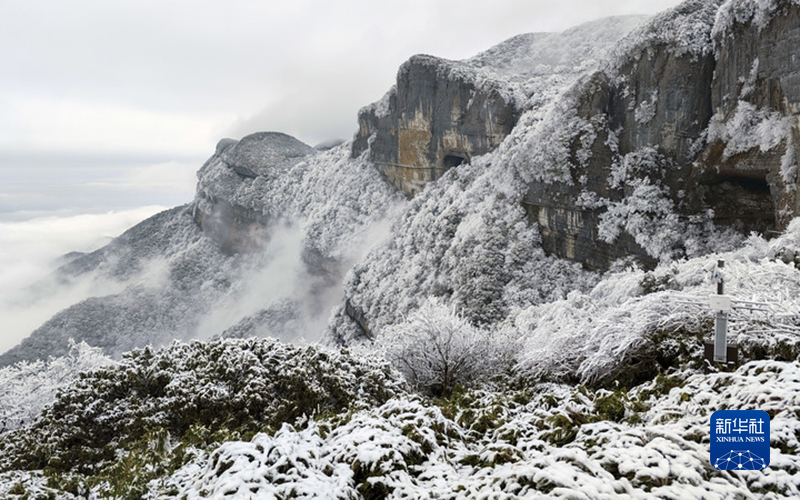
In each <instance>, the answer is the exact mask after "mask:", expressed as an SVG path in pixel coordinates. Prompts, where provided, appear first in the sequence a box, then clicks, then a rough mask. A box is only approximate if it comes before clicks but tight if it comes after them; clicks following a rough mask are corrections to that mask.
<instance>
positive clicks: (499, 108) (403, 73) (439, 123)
mask: <svg viewBox="0 0 800 500" xmlns="http://www.w3.org/2000/svg"><path fill="white" fill-rule="evenodd" d="M518 115H519V111H518V110H517V108H516V107H515V106H514V103H513V102H512V101H511V100H510V99H509V98H508V96H504V95H503V94H502V93H501V92H500V90H499V89H498V88H497V87H496V86H495V85H493V84H491V83H489V84H486V85H484V86H483V87H479V84H478V83H476V82H475V81H474V79H473V75H472V74H471V73H469V72H466V71H463V70H461V68H460V67H459V63H457V62H453V61H445V60H442V59H438V58H435V57H430V56H415V57H413V58H411V60H409V61H408V62H407V63H405V64H404V65H403V66H402V67H401V68H400V72H399V73H398V75H397V86H396V87H395V89H393V90H392V91H391V92H390V93H389V95H388V96H386V97H385V98H384V101H382V102H380V103H378V104H377V105H374V106H369V107H367V108H364V109H363V110H362V111H361V112H360V113H359V116H358V124H359V129H358V132H357V134H356V138H355V141H354V142H353V157H358V156H359V155H361V154H362V153H363V152H364V151H367V150H368V151H369V155H368V158H369V160H370V161H371V162H373V163H374V164H375V165H376V166H377V167H378V168H379V169H380V170H381V171H382V172H383V173H384V175H385V176H386V178H387V179H388V180H389V182H391V183H392V184H393V185H394V186H395V187H397V188H398V189H400V190H401V191H402V192H403V193H405V194H406V195H408V196H413V195H415V194H417V193H418V192H419V191H421V190H422V188H424V187H425V185H426V184H427V183H429V182H432V181H435V180H436V179H439V178H440V177H441V176H442V174H444V172H445V171H447V170H448V169H449V168H452V167H455V166H458V165H460V164H461V163H463V162H469V160H470V158H472V157H473V156H477V155H482V154H484V153H487V152H489V151H491V150H493V149H495V148H496V147H497V146H498V144H500V142H501V141H502V140H503V139H505V138H506V136H507V135H508V134H509V132H510V131H511V129H512V128H513V127H514V125H515V124H516V121H517V118H518Z"/></svg>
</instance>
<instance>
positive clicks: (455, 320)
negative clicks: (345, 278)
mask: <svg viewBox="0 0 800 500" xmlns="http://www.w3.org/2000/svg"><path fill="white" fill-rule="evenodd" d="M499 337H501V334H499V333H495V334H493V333H492V332H490V331H488V330H484V329H481V328H479V327H476V326H474V325H472V324H470V322H468V321H467V320H465V319H464V318H463V317H461V316H459V315H458V314H456V312H455V311H454V310H453V309H452V308H448V307H447V306H445V305H443V304H442V303H441V302H440V301H438V300H435V299H433V300H430V301H428V302H426V303H425V304H424V305H423V306H422V307H421V308H420V309H419V310H417V311H416V312H414V313H413V314H411V316H410V317H409V318H408V320H407V321H405V322H403V323H399V324H396V325H393V326H391V327H389V328H387V329H386V330H385V332H384V334H383V336H382V337H381V339H380V340H379V342H380V344H381V345H383V346H384V348H385V350H386V353H387V357H388V358H389V359H390V360H391V361H392V362H393V363H394V365H395V366H396V367H397V369H398V370H400V371H401V372H402V373H403V375H405V377H406V380H407V381H408V382H409V384H410V385H411V386H412V387H413V388H414V389H416V390H418V391H421V392H423V393H425V394H430V395H435V396H447V395H449V394H450V392H451V391H452V390H453V389H454V388H455V387H456V385H462V386H465V387H476V386H480V385H482V384H485V383H487V382H489V381H491V380H492V379H493V378H495V377H496V376H497V375H500V374H502V373H504V372H507V371H508V370H509V369H510V368H511V365H512V364H513V345H512V344H511V343H509V342H508V339H507V338H499Z"/></svg>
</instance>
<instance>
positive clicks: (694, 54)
mask: <svg viewBox="0 0 800 500" xmlns="http://www.w3.org/2000/svg"><path fill="white" fill-rule="evenodd" d="M798 11H800V6H798V5H797V3H795V2H794V1H793V0H785V1H781V2H774V3H772V4H770V5H769V6H767V5H766V4H763V5H762V3H758V2H752V1H748V0H735V1H734V0H732V1H728V2H723V1H722V0H715V1H700V0H690V1H687V2H684V3H683V4H681V5H680V6H678V7H676V8H674V9H671V10H670V11H667V12H665V13H664V14H661V15H659V16H657V18H655V19H654V20H652V21H651V22H650V23H648V24H646V25H644V26H642V27H640V28H639V29H637V30H635V31H634V32H632V33H631V34H630V35H628V36H627V37H626V38H625V39H624V40H622V41H620V42H619V43H616V45H614V46H613V48H612V49H611V55H610V57H608V58H606V60H605V61H606V62H603V63H596V62H594V61H592V60H591V57H587V58H585V59H584V60H583V61H581V60H580V59H579V58H577V57H576V56H575V55H572V56H571V59H570V61H569V62H570V64H569V65H565V64H564V59H565V58H564V57H563V56H562V57H561V59H560V60H559V63H560V65H559V64H553V63H552V61H551V60H547V59H546V58H544V56H542V55H540V54H539V55H538V57H539V58H540V61H539V62H541V60H544V61H546V62H547V63H549V66H547V65H546V66H547V67H548V68H549V71H550V73H549V74H550V75H551V76H552V75H553V74H559V73H560V74H561V75H571V76H573V77H574V76H575V75H584V76H583V77H582V78H581V79H580V81H578V82H577V83H576V84H574V85H572V87H571V88H569V90H567V91H566V92H564V94H563V98H562V99H564V100H565V101H569V102H568V103H567V104H565V106H564V107H565V108H566V110H567V111H568V112H567V113H566V114H567V115H570V113H574V114H575V116H574V117H571V118H572V119H573V120H572V121H568V120H566V119H565V117H564V116H554V117H550V118H548V119H550V120H551V121H553V130H554V132H555V135H556V136H558V135H561V136H562V139H564V142H565V146H566V148H567V149H568V153H567V154H566V155H562V156H561V157H557V158H553V162H554V163H558V164H560V165H561V167H563V169H566V170H568V172H567V173H566V174H565V175H562V176H556V177H555V178H553V177H552V176H549V175H545V174H543V173H542V172H543V171H544V170H547V169H548V168H549V167H547V168H542V167H541V165H538V164H536V161H537V160H536V159H533V160H531V161H528V162H527V163H528V165H523V168H528V169H529V170H530V173H529V176H530V177H531V178H532V179H531V181H530V182H529V183H528V188H527V193H526V195H525V197H524V199H523V201H522V204H523V206H524V207H525V210H526V212H527V213H528V216H529V220H530V221H531V223H533V224H536V225H537V226H538V228H539V232H540V234H541V238H542V246H543V248H544V249H545V250H546V251H548V252H550V253H552V254H554V255H558V256H560V257H563V258H567V259H570V260H573V261H576V262H579V263H581V264H583V265H585V266H586V267H588V268H590V269H597V270H604V269H608V267H609V266H610V265H611V263H612V262H613V261H615V260H618V259H620V258H625V257H634V258H636V259H637V260H638V261H639V262H640V263H642V264H644V265H646V266H653V265H654V264H655V263H657V262H658V260H659V259H660V258H662V257H664V255H661V254H659V252H660V251H659V250H658V249H656V248H653V247H652V245H649V242H651V241H652V239H653V237H654V234H653V231H639V230H638V229H640V228H637V223H635V221H632V220H631V219H632V217H631V214H634V213H636V214H637V215H642V216H643V217H644V219H646V220H647V223H648V224H664V227H665V231H678V229H677V225H679V223H677V222H676V223H675V224H672V223H670V222H669V221H664V220H659V219H660V218H664V217H666V216H667V212H669V213H670V214H672V215H674V216H675V217H677V218H679V219H681V220H682V221H684V222H685V224H688V226H686V227H684V229H683V230H682V231H692V230H697V231H701V230H700V229H698V228H699V227H700V226H707V225H708V224H710V223H713V224H716V225H717V226H718V227H720V228H722V229H724V228H732V229H734V230H736V231H738V232H740V233H742V234H747V233H748V232H750V231H757V232H760V233H762V234H767V235H769V234H773V233H774V232H775V231H779V230H781V229H783V228H784V227H785V226H786V224H787V223H788V221H789V220H791V218H792V217H793V216H794V214H795V213H796V212H797V210H798V197H797V195H796V193H797V160H796V158H797V149H798V147H800V146H798V145H799V144H800V136H799V135H798V133H799V132H798V110H799V106H800V104H798V98H799V97H800V96H799V95H798V94H800V90H798V89H799V88H800V76H799V75H800V73H798V64H800V61H798V56H800V55H799V54H798V51H797V47H798V42H799V41H800V40H798V37H800V19H799V18H798ZM584 29H586V28H584ZM567 35H573V36H574V33H565V34H561V35H560V36H567ZM543 40H545V41H547V42H551V41H552V40H549V39H548V38H547V37H546V36H539V37H538V38H537V37H529V38H525V39H523V38H518V39H516V40H514V42H513V43H514V44H516V47H515V48H516V49H517V50H508V48H509V47H508V46H506V47H504V51H503V53H504V57H500V58H498V57H495V58H493V60H495V61H496V60H502V61H504V67H503V68H502V71H500V70H498V65H497V64H498V63H496V62H495V63H494V64H495V66H493V67H491V68H490V70H488V71H487V67H488V65H487V64H485V63H486V61H487V60H492V59H488V58H486V57H484V58H483V59H482V60H481V58H480V57H479V58H474V59H472V60H467V61H461V62H452V61H443V60H439V59H434V58H431V57H428V56H421V57H416V58H412V59H411V60H410V61H409V62H408V63H406V64H405V65H404V66H403V68H401V70H400V73H399V74H398V80H397V86H396V88H395V89H393V90H392V91H391V92H390V93H389V94H388V95H387V96H386V97H385V98H384V100H383V101H382V102H380V103H377V104H376V105H373V106H371V107H368V108H365V109H364V110H362V112H361V114H360V117H359V124H360V128H359V131H358V134H357V138H356V141H355V142H354V146H353V154H354V155H359V154H361V153H362V152H364V151H368V157H369V159H370V160H371V161H373V162H374V163H375V164H376V166H377V167H378V168H379V169H381V170H382V171H383V172H384V173H385V175H386V177H387V178H388V179H389V181H390V182H392V184H393V185H395V186H396V187H397V188H398V189H400V190H402V191H403V192H404V193H406V194H407V195H414V194H416V193H419V192H420V191H421V190H422V188H423V187H424V186H425V185H426V184H427V183H429V182H432V181H435V180H436V179H438V178H439V177H441V176H442V174H443V173H444V172H445V171H446V170H447V169H449V168H452V167H453V166H457V165H460V164H461V163H463V162H468V161H470V160H471V159H472V158H474V157H475V156H477V155H481V154H486V153H489V152H491V151H494V150H495V149H496V148H497V146H498V145H499V143H500V141H502V140H504V139H505V138H506V137H507V136H509V135H510V134H511V131H512V130H513V128H514V126H516V124H517V122H518V121H519V119H520V116H521V115H522V114H523V113H525V112H526V111H528V110H530V109H531V108H532V107H535V106H536V104H535V102H536V97H540V96H541V94H542V93H543V92H542V89H540V88H537V87H536V85H535V84H534V85H532V82H535V81H536V77H537V75H536V74H534V73H533V72H532V71H531V70H530V69H529V68H530V67H532V65H531V64H530V54H532V53H536V52H537V50H538V49H539V48H542V47H545V46H546V47H547V49H548V50H549V51H550V53H551V54H558V53H559V51H558V49H557V48H555V47H553V45H552V44H546V43H543ZM511 43H512V42H511V41H509V42H506V45H509V44H511ZM601 45H602V44H601ZM519 47H528V48H527V49H526V51H527V52H526V56H527V57H528V59H529V60H528V61H525V60H524V59H525V58H524V57H520V50H519ZM490 52H492V51H490ZM498 52H499V49H494V52H493V54H494V55H495V56H497V55H498ZM543 52H544V51H543ZM592 55H593V56H596V55H597V52H595V54H592ZM550 57H552V56H550ZM509 60H512V61H514V62H512V63H508V61H509ZM476 61H481V62H482V64H477V63H476ZM592 63H595V64H599V66H601V67H599V68H598V69H597V70H596V71H595V72H593V73H592V71H591V70H592ZM565 67H569V68H570V69H569V70H565V69H564V68H565ZM526 68H527V69H526ZM559 68H560V70H559ZM521 82H525V85H522V84H521ZM531 87H533V88H537V90H536V91H534V92H530V90H529V89H530V88H531ZM523 88H525V89H526V90H527V92H526V91H522V90H521V89H523ZM537 94H538V96H537ZM564 131H567V133H566V134H565V133H564ZM522 163H523V164H524V163H526V162H525V161H523V162H522ZM551 166H552V165H551ZM551 170H552V169H551ZM654 190H658V191H659V193H658V196H657V197H654V196H655V193H654ZM646 191H647V192H649V194H650V198H648V199H647V200H645V199H644V198H643V196H644V194H645V192H646ZM656 198H658V199H656ZM644 202H647V203H650V204H651V205H658V204H659V203H660V204H661V205H663V207H664V209H663V210H661V211H660V212H658V211H657V210H656V211H653V210H649V211H648V210H639V209H637V208H635V207H636V206H637V205H638V206H641V205H642V203H644ZM637 210H638V212H637ZM647 212H649V213H647ZM670 224H672V225H671V226H670ZM638 225H639V226H641V224H638ZM693 228H694V229H693ZM674 243H676V244H677V245H678V246H680V243H679V242H677V241H676V242H674ZM648 246H650V247H651V248H648ZM662 250H663V248H662ZM673 250H674V252H672V256H674V255H675V252H677V253H678V254H680V253H682V252H685V251H686V249H685V248H677V247H676V248H673Z"/></svg>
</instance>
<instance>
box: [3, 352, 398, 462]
mask: <svg viewBox="0 0 800 500" xmlns="http://www.w3.org/2000/svg"><path fill="white" fill-rule="evenodd" d="M399 379H400V377H399V376H398V375H397V374H396V373H394V372H392V370H391V369H390V368H389V366H388V364H386V363H383V362H377V361H376V362H373V361H369V360H363V359H359V360H357V359H355V358H354V357H352V356H351V355H350V354H348V353H347V352H346V351H342V352H331V351H327V350H324V349H322V348H318V347H310V346H309V347H298V346H294V345H288V344H282V343H280V342H278V341H276V340H273V339H249V340H225V341H222V340H221V341H214V342H192V343H190V344H184V343H179V342H175V343H173V344H172V345H170V346H169V347H166V348H164V349H162V350H160V351H154V350H152V349H149V348H147V349H144V350H139V351H134V352H132V353H130V354H128V355H127V356H126V357H125V358H124V359H123V360H122V362H121V363H120V364H119V365H116V366H112V367H108V368H103V369H100V370H97V371H95V372H92V373H89V374H84V375H82V376H81V378H80V379H79V380H78V381H77V382H76V383H75V384H74V386H72V387H70V388H68V389H66V390H64V391H63V392H62V393H60V394H59V395H58V397H57V399H56V402H55V403H54V404H53V405H52V406H51V407H50V408H48V409H46V410H45V411H44V413H43V415H42V417H41V418H40V419H39V420H38V421H37V422H36V423H35V424H33V425H32V426H31V427H29V428H27V429H23V430H21V431H18V432H14V433H10V434H7V435H5V436H3V437H2V440H1V441H0V471H2V470H13V469H18V470H19V469H22V470H35V469H45V468H46V469H48V470H50V471H54V472H66V471H76V472H81V473H88V474H91V473H94V472H96V471H98V470H100V469H102V467H103V466H105V465H107V464H108V463H111V462H113V461H115V460H116V457H118V448H122V449H126V446H127V445H131V444H132V443H136V442H139V441H141V440H142V439H143V438H144V437H146V435H148V433H151V432H152V431H153V430H156V429H157V430H159V431H166V432H167V433H168V434H169V436H171V437H173V438H177V439H183V438H184V437H185V436H187V435H188V434H191V433H194V432H196V429H197V428H204V429H208V430H209V431H210V432H217V431H219V430H221V429H225V430H228V431H235V432H236V433H239V434H242V435H247V434H253V433H255V432H258V431H263V430H268V431H270V430H274V429H277V428H279V427H280V426H281V424H282V423H284V422H293V421H295V420H296V419H297V418H298V417H300V416H302V415H304V414H305V415H311V414H315V413H338V412H342V411H344V410H346V409H348V408H350V407H358V406H374V405H379V404H382V403H383V402H385V401H386V400H388V399H389V398H391V397H393V396H395V395H396V394H397V393H398V392H399V389H400V387H399V384H400V382H398V380H399Z"/></svg>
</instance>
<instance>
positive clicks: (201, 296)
mask: <svg viewBox="0 0 800 500" xmlns="http://www.w3.org/2000/svg"><path fill="white" fill-rule="evenodd" d="M349 152H350V149H349V145H343V146H340V147H338V148H334V149H332V150H329V151H325V152H319V151H316V150H314V149H313V148H310V147H309V146H306V145H305V144H303V143H301V142H300V141H297V140H296V139H294V138H291V137H289V136H287V135H285V134H278V133H259V134H254V135H252V136H248V137H245V138H244V139H242V140H241V141H238V142H237V141H232V140H222V141H220V144H219V146H218V147H217V151H216V153H215V154H214V155H213V156H212V157H211V158H210V159H209V160H208V161H207V162H206V163H205V165H204V166H203V168H201V169H200V172H199V173H198V178H199V182H198V194H197V197H196V199H195V201H194V202H193V203H192V204H191V205H189V206H185V207H178V208H175V209H172V210H169V211H166V212H163V213H161V214H158V215H156V216H154V217H152V218H150V219H148V220H146V221H144V222H142V223H141V224H139V225H137V226H135V227H134V228H131V229H130V230H129V231H127V232H126V233H125V234H123V235H122V236H120V237H119V238H117V239H115V240H114V241H113V242H112V243H110V244H109V245H108V246H106V247H104V248H101V249H100V250H97V251H96V252H93V253H91V254H89V255H86V256H83V257H80V258H78V259H76V260H74V261H72V262H70V263H69V264H67V265H65V266H63V267H62V268H61V269H60V270H59V272H58V276H56V278H55V279H56V281H57V282H58V283H59V286H64V287H69V286H70V284H71V283H72V282H74V281H78V280H95V281H98V282H103V283H106V282H108V283H110V284H111V285H109V286H108V287H107V288H108V289H112V292H111V293H109V294H108V295H100V296H97V297H93V298H90V299H87V300H85V301H82V302H80V303H78V304H75V305H73V306H71V307H70V308H68V309H66V310H64V311H62V312H60V313H58V314H57V315H56V316H54V317H53V318H52V319H50V320H49V321H47V322H46V323H45V324H43V325H42V326H41V327H40V328H38V329H37V330H36V331H34V332H33V333H32V334H31V336H30V337H28V338H26V339H25V340H23V342H22V343H21V344H20V345H19V346H17V347H15V348H13V349H11V350H9V351H8V352H6V353H4V354H2V355H0V366H3V365H8V364H12V363H14V362H17V361H21V360H35V359H45V358H47V357H48V356H59V355H62V354H65V353H66V352H67V350H68V349H69V339H70V338H72V339H75V341H78V342H79V341H85V342H87V343H88V344H90V345H92V346H96V347H101V348H102V349H103V350H104V352H106V353H107V354H109V355H112V356H114V357H118V356H119V355H121V354H122V353H123V352H126V351H129V350H131V349H133V348H136V347H142V346H145V345H154V346H159V345H163V344H165V343H168V342H170V341H172V340H173V339H191V338H208V337H211V336H215V335H221V334H223V335H225V336H238V337H241V336H249V335H258V336H266V335H273V336H277V337H279V338H282V339H285V340H294V339H299V338H303V337H305V338H308V339H310V340H314V339H315V338H317V337H319V335H320V334H321V331H322V330H323V328H324V324H325V322H326V320H327V317H328V311H329V309H330V308H331V307H332V304H333V303H335V302H338V300H339V291H338V290H339V288H340V283H341V280H342V276H343V274H344V272H345V270H346V269H348V268H349V267H350V266H351V265H352V264H351V262H352V260H353V259H356V258H357V257H358V256H359V255H360V252H363V251H366V249H368V248H369V245H370V244H371V242H372V241H373V240H376V239H379V238H380V235H381V234H382V233H381V231H380V223H381V221H382V220H383V219H384V218H385V217H386V216H387V214H389V213H390V211H391V210H392V207H393V206H394V205H395V204H396V203H398V202H400V200H401V199H402V198H401V197H399V196H398V195H396V194H395V193H394V192H393V190H392V189H391V187H390V186H388V185H387V184H386V183H385V181H383V180H382V178H381V176H380V174H379V173H378V172H376V171H374V170H373V169H372V168H371V167H370V166H369V164H367V163H366V162H364V161H363V160H359V159H351V158H350V157H349ZM112 285H113V286H112ZM229 329H230V330H229Z"/></svg>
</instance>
